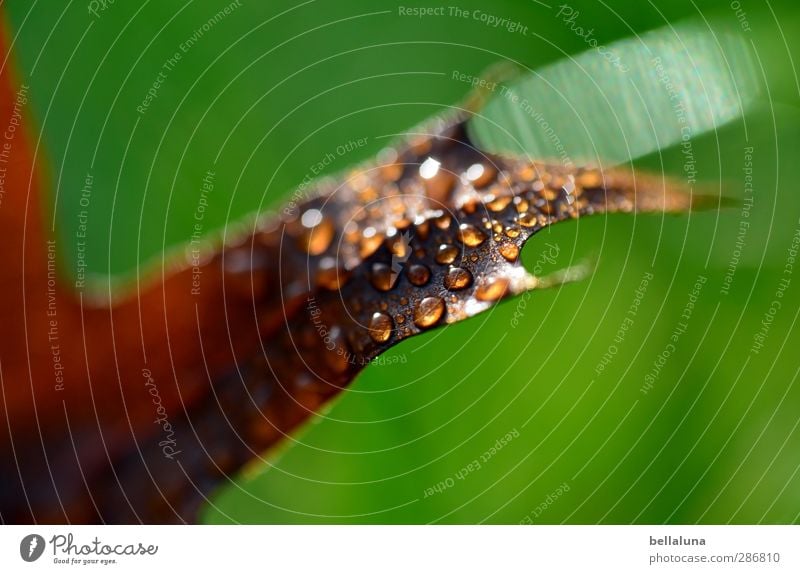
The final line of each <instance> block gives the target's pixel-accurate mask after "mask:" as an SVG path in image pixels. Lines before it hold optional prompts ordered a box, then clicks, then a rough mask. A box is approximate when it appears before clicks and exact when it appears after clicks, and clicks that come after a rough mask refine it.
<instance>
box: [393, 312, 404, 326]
mask: <svg viewBox="0 0 800 574" xmlns="http://www.w3.org/2000/svg"><path fill="white" fill-rule="evenodd" d="M394 320H395V321H397V324H398V325H402V324H403V323H405V322H406V316H405V315H403V314H402V313H398V314H397V315H395V316H394Z"/></svg>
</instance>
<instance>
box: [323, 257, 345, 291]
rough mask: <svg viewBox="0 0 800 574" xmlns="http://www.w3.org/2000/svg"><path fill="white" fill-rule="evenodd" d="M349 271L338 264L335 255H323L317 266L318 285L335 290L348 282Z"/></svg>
mask: <svg viewBox="0 0 800 574" xmlns="http://www.w3.org/2000/svg"><path fill="white" fill-rule="evenodd" d="M348 278H349V273H347V271H345V270H344V269H341V268H340V267H338V266H337V265H336V259H335V258H333V257H323V258H322V260H320V262H319V267H318V268H317V285H319V286H320V287H323V288H325V289H330V290H331V291H335V290H336V289H339V288H340V287H341V286H342V285H344V284H345V283H346V282H347V279H348Z"/></svg>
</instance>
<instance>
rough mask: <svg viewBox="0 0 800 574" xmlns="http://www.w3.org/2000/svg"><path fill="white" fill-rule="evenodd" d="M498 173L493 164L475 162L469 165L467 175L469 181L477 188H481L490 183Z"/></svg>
mask: <svg viewBox="0 0 800 574" xmlns="http://www.w3.org/2000/svg"><path fill="white" fill-rule="evenodd" d="M496 174H497V170H496V169H494V167H492V166H491V165H484V164H482V163H473V164H472V165H471V166H469V168H467V173H466V174H465V175H466V177H467V181H469V182H470V183H471V184H472V185H473V186H475V187H476V188H478V189H480V188H482V187H486V186H487V185H489V184H490V183H491V182H492V180H493V179H494V176H495V175H496Z"/></svg>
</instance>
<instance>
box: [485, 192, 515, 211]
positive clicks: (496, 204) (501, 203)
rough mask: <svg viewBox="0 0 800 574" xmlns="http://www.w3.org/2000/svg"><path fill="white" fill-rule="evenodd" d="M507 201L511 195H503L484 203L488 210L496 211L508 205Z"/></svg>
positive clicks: (508, 201)
mask: <svg viewBox="0 0 800 574" xmlns="http://www.w3.org/2000/svg"><path fill="white" fill-rule="evenodd" d="M509 203H511V196H510V195H504V196H500V197H498V198H495V199H493V200H492V201H490V202H488V203H487V204H486V207H488V208H489V211H494V212H495V213H497V212H499V211H503V210H504V209H505V208H506V207H508V204H509Z"/></svg>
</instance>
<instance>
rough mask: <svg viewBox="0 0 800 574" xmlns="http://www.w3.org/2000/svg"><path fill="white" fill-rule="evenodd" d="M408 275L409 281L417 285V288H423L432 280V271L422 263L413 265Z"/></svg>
mask: <svg viewBox="0 0 800 574" xmlns="http://www.w3.org/2000/svg"><path fill="white" fill-rule="evenodd" d="M406 274H407V275H408V280H409V281H411V284H412V285H416V286H417V287H422V286H423V285H425V284H426V283H427V282H428V281H429V280H430V278H431V271H430V269H428V268H427V267H425V266H424V265H422V264H420V263H415V264H413V265H411V267H409V268H408V271H407V272H406Z"/></svg>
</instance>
